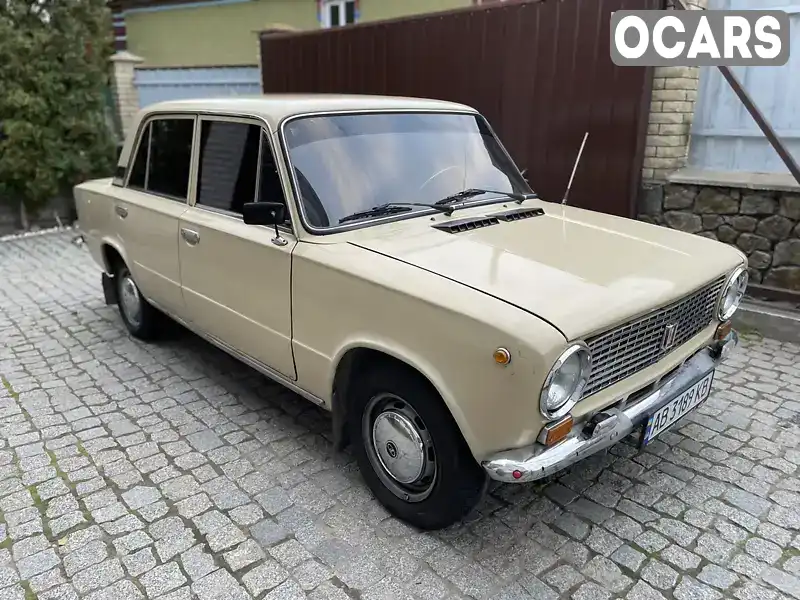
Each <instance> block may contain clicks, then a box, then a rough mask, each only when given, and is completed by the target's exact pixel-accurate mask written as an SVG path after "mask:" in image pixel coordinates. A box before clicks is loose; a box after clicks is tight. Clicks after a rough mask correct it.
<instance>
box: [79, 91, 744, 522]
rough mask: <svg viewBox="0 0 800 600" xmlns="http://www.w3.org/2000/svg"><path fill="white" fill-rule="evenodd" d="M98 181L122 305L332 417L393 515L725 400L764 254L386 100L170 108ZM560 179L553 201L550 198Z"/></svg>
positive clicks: (101, 223)
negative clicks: (734, 323) (545, 190)
mask: <svg viewBox="0 0 800 600" xmlns="http://www.w3.org/2000/svg"><path fill="white" fill-rule="evenodd" d="M132 131H133V133H132V135H131V136H130V137H129V139H127V140H126V141H125V145H124V147H123V149H122V152H121V155H120V158H119V165H118V167H117V172H116V174H115V177H114V178H110V179H101V180H93V181H88V182H86V183H83V184H81V185H78V186H77V187H76V188H75V194H76V199H77V208H78V215H79V224H80V227H81V229H82V232H83V234H84V236H85V239H86V240H87V242H88V247H89V248H90V250H91V253H92V255H93V257H94V259H95V260H96V261H97V263H98V264H99V265H101V266H102V268H103V271H104V273H103V276H102V283H103V289H104V292H105V298H106V302H108V303H109V304H118V305H119V309H120V313H121V315H122V320H123V322H124V324H125V326H126V327H127V328H128V330H129V331H130V333H131V334H132V335H133V336H135V337H138V338H141V339H151V338H153V337H155V336H156V335H157V334H158V333H159V330H160V327H161V324H162V319H163V317H164V316H165V315H167V316H169V317H171V318H172V319H175V320H176V321H179V322H180V323H182V324H184V325H185V326H187V327H188V328H190V329H192V330H193V331H195V332H196V333H197V334H198V335H200V336H202V337H204V338H206V339H207V340H209V341H210V342H212V343H214V344H216V345H217V346H219V347H220V348H222V349H224V350H225V351H227V352H229V353H231V354H232V355H234V356H236V357H238V358H239V359H241V360H242V361H244V362H246V363H247V364H249V365H251V366H252V367H254V368H256V369H258V370H259V371H261V372H263V373H264V374H266V375H267V376H269V377H271V378H273V379H275V380H277V381H278V382H280V383H282V384H284V385H285V386H287V387H288V388H290V389H292V390H294V391H295V392H297V393H298V394H299V395H301V396H303V397H304V398H306V399H308V400H310V401H312V402H314V403H316V404H318V405H319V406H321V407H324V408H325V409H327V410H329V411H331V413H332V423H333V430H334V432H333V433H334V438H335V440H336V442H337V448H338V447H342V446H344V445H345V444H347V443H349V444H350V445H351V446H352V448H353V449H354V452H355V455H356V457H357V460H358V464H359V466H360V469H361V472H362V474H363V477H364V479H365V480H366V482H367V484H368V485H369V487H370V488H371V489H372V491H373V493H374V494H375V496H377V498H378V499H379V500H380V501H381V502H382V503H383V504H384V505H385V506H386V507H387V508H388V510H390V511H391V512H392V513H393V514H395V515H397V516H398V517H400V518H402V519H404V520H406V521H407V522H409V523H411V524H413V525H416V526H418V527H421V528H426V529H431V528H439V527H444V526H447V525H448V524H451V523H453V522H455V521H457V520H459V519H460V518H462V517H463V516H464V515H466V514H467V513H468V512H469V511H470V510H471V509H472V508H473V507H474V506H475V505H476V504H477V503H478V502H479V500H480V499H481V497H482V495H483V494H484V492H485V490H486V486H487V482H488V480H489V478H491V479H495V480H499V481H504V482H509V483H523V482H530V481H535V480H538V479H542V478H545V477H547V476H550V475H552V474H555V473H558V472H559V471H561V470H562V469H564V468H565V467H568V466H570V465H571V464H573V463H575V462H576V461H579V460H581V459H582V458H584V457H587V456H589V455H591V454H594V453H596V452H600V451H603V450H605V449H607V448H608V447H609V446H611V445H612V444H614V443H616V442H618V441H620V440H621V439H622V438H624V437H626V436H628V434H631V433H632V432H638V435H639V436H640V437H639V443H640V444H641V445H645V444H648V443H649V442H652V441H653V440H654V439H655V438H656V437H657V436H658V435H659V434H661V433H663V432H664V431H665V430H666V429H667V428H669V427H671V426H672V425H673V424H675V423H676V422H677V421H678V420H679V419H681V418H682V417H683V416H684V415H686V414H687V413H688V412H690V411H692V410H693V409H695V408H696V407H697V406H698V405H699V404H701V403H702V402H703V401H705V400H706V398H708V396H709V393H710V390H711V386H712V381H713V377H714V370H715V367H716V366H717V365H718V364H719V362H720V360H721V359H722V357H723V356H724V355H725V354H726V353H727V352H728V351H729V350H730V349H731V348H733V347H734V346H735V345H736V342H737V337H736V334H735V332H733V331H732V330H731V325H730V319H731V316H732V315H733V313H734V311H736V309H737V307H738V305H739V302H740V300H741V298H742V295H743V293H744V290H745V287H746V285H747V268H746V259H745V257H744V256H743V255H742V254H741V253H740V252H738V251H737V250H735V249H733V248H731V247H729V246H726V245H723V244H721V243H718V242H714V241H711V240H708V239H706V238H703V237H700V236H694V235H689V234H685V233H680V232H678V231H674V230H670V229H666V228H661V227H657V226H653V225H649V224H645V223H641V222H638V221H633V220H628V219H622V218H618V217H613V216H609V215H606V214H600V213H595V212H591V211H588V210H583V209H579V208H574V207H570V206H563V205H562V204H561V203H552V202H547V201H544V200H543V199H541V198H539V197H538V196H537V195H536V194H535V193H534V192H533V190H532V189H531V187H530V186H529V185H528V183H527V181H526V180H525V179H524V178H523V176H522V175H521V174H520V171H519V170H518V169H517V167H516V166H515V165H514V162H513V161H512V159H511V157H510V156H509V154H508V153H507V151H506V150H505V149H504V147H503V146H502V144H501V143H500V141H499V140H498V138H497V137H496V136H495V134H494V133H493V131H492V129H491V128H490V126H489V124H488V123H487V122H486V120H485V119H484V118H483V117H482V116H481V115H480V114H479V113H478V112H476V111H475V110H474V109H472V108H470V107H468V106H463V105H459V104H453V103H448V102H440V101H433V100H423V99H411V98H390V97H377V96H326V95H319V96H315V95H298V96H261V97H257V98H229V99H202V100H195V101H180V102H168V103H162V104H156V105H152V106H149V107H147V108H146V109H145V110H143V111H142V112H141V113H140V114H139V116H138V117H137V119H136V121H135V123H134V125H133V130H132ZM534 185H535V182H534Z"/></svg>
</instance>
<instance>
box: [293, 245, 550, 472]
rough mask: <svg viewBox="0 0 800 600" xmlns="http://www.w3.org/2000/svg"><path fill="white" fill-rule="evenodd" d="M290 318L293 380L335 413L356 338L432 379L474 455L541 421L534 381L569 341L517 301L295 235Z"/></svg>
mask: <svg viewBox="0 0 800 600" xmlns="http://www.w3.org/2000/svg"><path fill="white" fill-rule="evenodd" d="M292 321H293V332H292V334H293V335H292V338H293V339H292V344H293V350H294V356H295V361H296V366H297V373H298V383H299V384H300V385H301V386H302V387H303V388H304V389H306V390H308V391H309V392H311V393H314V394H315V395H317V396H318V397H320V398H322V399H323V400H324V401H325V403H326V405H328V406H329V407H330V408H331V409H332V410H333V412H334V418H335V419H337V418H338V419H339V420H341V417H342V416H341V412H340V408H341V406H342V403H341V399H340V398H338V397H337V395H338V393H339V392H337V391H336V390H335V387H336V386H335V384H336V380H335V378H336V373H337V370H338V368H339V365H340V362H341V361H342V359H343V357H345V356H347V352H348V351H350V350H352V349H354V348H366V349H370V350H375V351H378V352H382V353H384V354H386V355H388V356H392V357H394V358H395V359H397V360H399V361H401V362H403V363H405V364H407V365H409V366H410V367H412V368H414V369H416V370H417V371H418V372H419V373H421V374H422V375H423V376H425V377H426V378H427V379H428V381H429V382H430V383H431V384H432V385H433V386H434V388H435V389H436V390H437V391H438V392H439V394H440V396H441V397H442V400H443V401H444V403H445V404H446V405H447V407H448V408H449V410H450V412H451V414H452V415H453V418H454V420H455V422H456V423H457V425H458V427H459V428H460V430H461V433H462V434H463V436H464V439H465V440H466V442H467V444H468V445H469V446H470V449H471V450H472V453H473V455H474V456H475V457H476V459H478V460H480V459H482V458H483V457H485V456H487V455H488V454H489V453H491V452H495V451H498V450H504V449H507V448H513V447H519V446H523V445H526V444H530V443H533V441H534V440H535V439H536V436H537V435H538V433H539V431H540V429H541V427H542V421H543V417H542V416H541V414H540V412H539V402H538V397H539V391H540V390H541V385H542V382H543V381H544V378H545V376H546V374H547V372H548V371H549V369H550V367H551V366H552V364H553V362H554V361H555V359H556V357H557V356H558V354H559V353H560V352H561V351H562V350H563V348H564V346H565V344H566V340H565V339H564V336H563V335H562V334H561V333H560V332H559V331H558V330H557V329H555V328H554V327H552V326H551V325H549V324H548V323H546V322H545V321H543V320H541V319H539V318H537V317H535V316H533V315H531V314H529V313H527V312H525V311H523V310H521V309H519V308H516V307H514V306H511V305H509V304H507V303H505V302H502V301H500V300H498V299H496V298H493V297H491V296H488V295H486V294H484V293H482V292H480V291H477V290H474V289H471V288H468V287H466V286H462V285H460V284H458V283H456V282H453V281H450V280H448V279H445V278H443V277H440V276H439V275H436V274H434V273H430V272H428V271H424V270H422V269H419V268H416V267H414V266H412V265H408V264H405V263H401V262H399V261H394V260H391V259H387V258H386V257H384V256H381V255H379V254H376V253H372V252H367V251H364V250H362V249H360V248H356V247H354V246H352V245H341V246H339V245H334V244H331V245H324V246H323V245H314V244H299V245H298V247H297V249H296V251H295V254H294V258H293V272H292ZM498 347H504V348H507V349H508V350H509V352H510V353H511V356H512V360H511V363H510V364H508V365H506V366H501V365H498V364H497V363H496V362H495V361H494V358H493V354H494V351H495V350H496V349H497V348H498ZM337 415H338V416H337Z"/></svg>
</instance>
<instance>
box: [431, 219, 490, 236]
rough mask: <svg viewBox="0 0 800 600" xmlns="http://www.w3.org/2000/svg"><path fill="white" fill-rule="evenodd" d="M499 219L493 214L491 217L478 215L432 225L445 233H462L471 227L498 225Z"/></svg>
mask: <svg viewBox="0 0 800 600" xmlns="http://www.w3.org/2000/svg"><path fill="white" fill-rule="evenodd" d="M499 223H500V221H499V220H498V219H497V217H495V216H494V215H493V216H491V217H478V218H476V219H458V220H455V221H447V222H446V223H441V224H439V225H434V226H433V228H434V229H440V230H441V231H446V232H447V233H464V232H465V231H472V230H473V229H481V228H482V227H491V226H492V225H498V224H499Z"/></svg>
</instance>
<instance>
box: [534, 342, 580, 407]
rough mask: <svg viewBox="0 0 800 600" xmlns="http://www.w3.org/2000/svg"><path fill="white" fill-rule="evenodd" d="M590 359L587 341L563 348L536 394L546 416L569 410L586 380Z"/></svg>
mask: <svg viewBox="0 0 800 600" xmlns="http://www.w3.org/2000/svg"><path fill="white" fill-rule="evenodd" d="M591 362H592V361H591V354H590V353H589V348H588V347H587V346H586V344H583V343H577V344H573V345H571V346H570V347H569V348H567V349H566V350H565V351H564V352H562V354H561V356H559V357H558V359H557V360H556V362H555V364H554V365H553V368H552V369H550V372H549V373H548V374H547V378H546V379H545V381H544V386H543V387H542V394H541V396H540V398H539V408H540V410H541V411H542V414H543V415H544V416H545V418H547V419H557V418H559V417H561V416H563V415H565V414H567V413H568V412H569V411H570V410H572V407H573V406H575V404H576V403H577V402H578V400H580V399H581V395H582V394H583V390H584V389H585V388H586V383H587V382H588V381H589V371H590V369H591Z"/></svg>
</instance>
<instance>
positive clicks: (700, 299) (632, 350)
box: [583, 277, 725, 397]
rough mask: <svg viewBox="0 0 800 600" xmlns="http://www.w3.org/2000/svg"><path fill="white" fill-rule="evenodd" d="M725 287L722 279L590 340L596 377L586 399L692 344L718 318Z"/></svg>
mask: <svg viewBox="0 0 800 600" xmlns="http://www.w3.org/2000/svg"><path fill="white" fill-rule="evenodd" d="M724 283H725V278H724V277H721V278H720V279H717V280H716V281H714V282H713V283H711V284H709V285H707V286H706V287H704V288H702V289H701V290H699V291H697V292H695V293H693V294H690V295H689V296H687V297H685V298H683V299H681V300H679V301H678V302H676V303H674V304H671V305H670V306H666V307H664V308H660V309H658V310H657V311H655V312H653V313H651V314H649V315H647V316H646V317H643V318H641V319H638V320H636V321H633V322H631V323H627V324H625V325H622V326H620V327H617V328H616V329H612V330H611V331H607V332H605V333H601V334H600V335H597V336H595V337H593V338H589V339H588V340H587V341H586V343H587V344H588V345H589V348H591V350H592V373H591V376H590V377H589V383H588V384H587V386H586V390H585V391H584V393H583V395H584V397H586V396H590V395H592V394H595V393H597V392H599V391H600V390H603V389H605V388H607V387H609V386H611V385H614V384H615V383H617V382H618V381H622V380H623V379H625V378H626V377H629V376H631V375H633V374H634V373H637V372H639V371H641V370H642V369H645V368H647V367H649V366H650V365H652V364H655V363H657V362H658V361H659V360H661V359H662V358H663V357H664V356H666V355H667V354H669V352H671V351H672V350H674V349H675V348H677V347H678V346H680V345H681V344H684V343H685V342H687V341H689V340H690V339H691V338H692V337H693V336H695V335H697V334H698V333H700V331H702V330H703V329H704V328H705V327H707V326H708V324H709V323H711V320H712V319H713V318H714V307H715V306H716V303H717V298H718V297H719V292H720V290H721V289H722V286H723V285H724ZM673 324H674V325H675V331H674V333H675V337H674V342H673V343H672V344H671V345H670V346H669V347H668V348H665V347H664V341H665V335H666V330H667V326H668V325H673Z"/></svg>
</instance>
